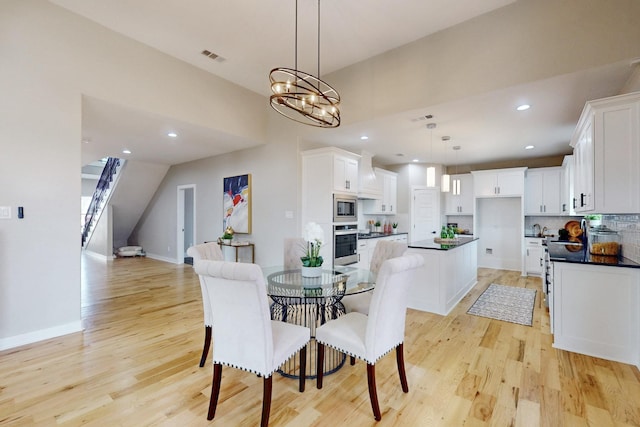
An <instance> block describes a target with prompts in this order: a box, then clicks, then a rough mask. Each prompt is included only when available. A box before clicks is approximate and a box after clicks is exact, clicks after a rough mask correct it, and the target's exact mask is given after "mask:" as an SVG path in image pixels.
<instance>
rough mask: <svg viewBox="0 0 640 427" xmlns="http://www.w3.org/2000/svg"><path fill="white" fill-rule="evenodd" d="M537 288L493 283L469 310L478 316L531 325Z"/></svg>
mask: <svg viewBox="0 0 640 427" xmlns="http://www.w3.org/2000/svg"><path fill="white" fill-rule="evenodd" d="M535 301H536V290H535V289H525V288H514V287H513V286H504V285H496V284H495V283H492V284H490V285H489V287H488V288H487V289H486V290H485V291H484V292H483V293H482V295H480V296H479V297H478V299H477V300H476V302H474V303H473V305H472V306H471V308H470V309H469V310H468V311H467V313H469V314H474V315H476V316H481V317H488V318H490V319H497V320H504V321H505V322H511V323H517V324H520V325H525V326H531V325H532V324H533V305H534V303H535Z"/></svg>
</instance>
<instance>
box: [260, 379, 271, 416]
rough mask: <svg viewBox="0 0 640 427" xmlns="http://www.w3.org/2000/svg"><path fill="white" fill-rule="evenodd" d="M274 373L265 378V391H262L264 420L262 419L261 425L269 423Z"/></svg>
mask: <svg viewBox="0 0 640 427" xmlns="http://www.w3.org/2000/svg"><path fill="white" fill-rule="evenodd" d="M272 380H273V375H271V376H270V377H269V378H265V379H264V383H263V388H262V390H263V392H262V420H261V421H260V427H267V426H268V425H269V412H271V386H272V385H273V383H272Z"/></svg>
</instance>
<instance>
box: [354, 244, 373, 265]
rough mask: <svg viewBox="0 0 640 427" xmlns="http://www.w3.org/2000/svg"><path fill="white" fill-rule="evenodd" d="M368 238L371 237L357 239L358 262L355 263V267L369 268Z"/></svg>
mask: <svg viewBox="0 0 640 427" xmlns="http://www.w3.org/2000/svg"><path fill="white" fill-rule="evenodd" d="M369 240H371V239H360V240H358V263H357V264H356V267H357V268H364V269H369V263H370V258H369Z"/></svg>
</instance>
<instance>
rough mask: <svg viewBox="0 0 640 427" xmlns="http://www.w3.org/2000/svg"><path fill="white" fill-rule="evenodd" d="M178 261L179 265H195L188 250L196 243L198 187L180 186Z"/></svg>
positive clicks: (193, 185) (190, 185) (191, 185)
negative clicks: (188, 254)
mask: <svg viewBox="0 0 640 427" xmlns="http://www.w3.org/2000/svg"><path fill="white" fill-rule="evenodd" d="M177 219H178V221H177V231H178V233H177V239H176V260H177V262H178V264H193V259H191V257H189V256H187V249H188V248H189V247H191V246H193V245H194V244H195V241H196V186H195V184H189V185H179V186H178V216H177Z"/></svg>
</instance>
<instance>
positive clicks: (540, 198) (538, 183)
mask: <svg viewBox="0 0 640 427" xmlns="http://www.w3.org/2000/svg"><path fill="white" fill-rule="evenodd" d="M561 178H562V168H560V167H553V168H538V169H529V170H527V176H526V178H525V190H524V200H525V202H524V213H525V215H560V214H562V207H561V203H560V190H561V187H560V181H561Z"/></svg>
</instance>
